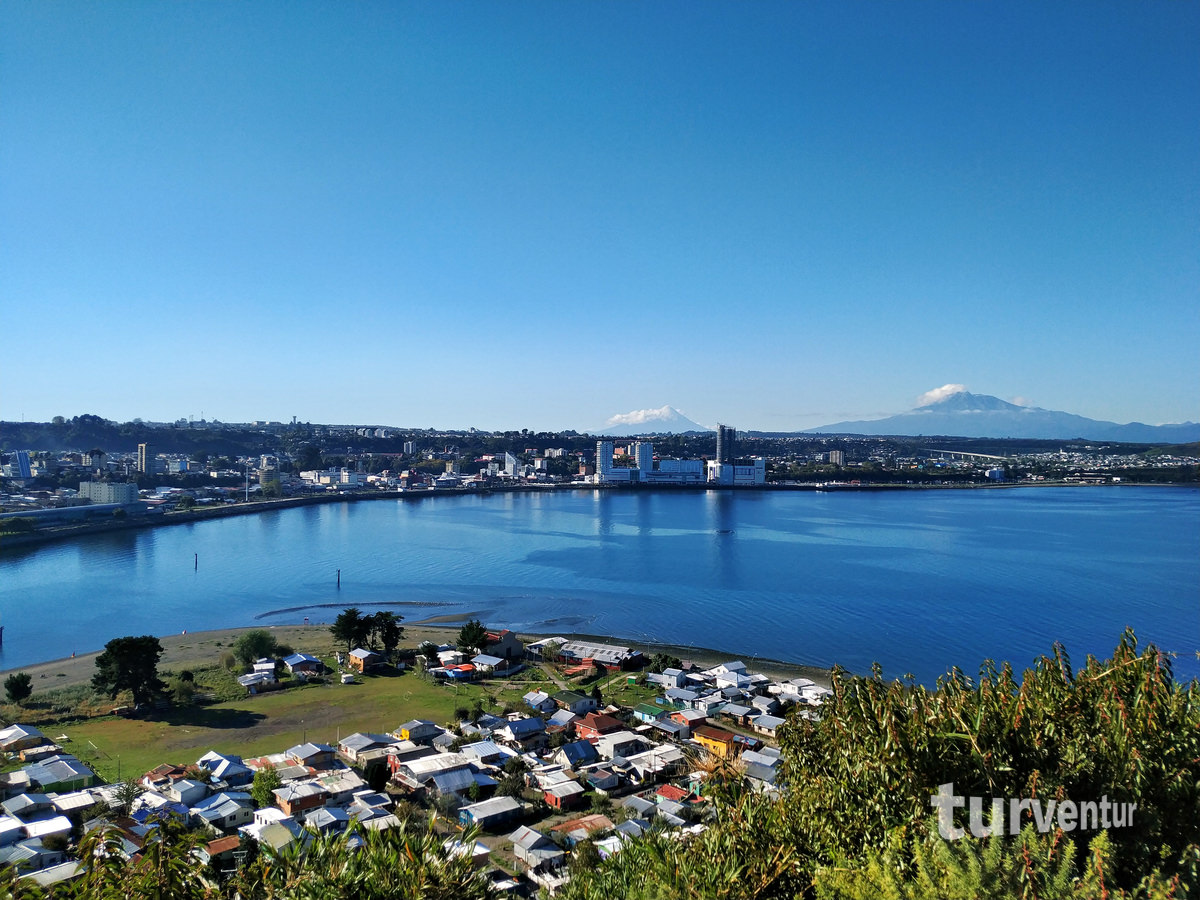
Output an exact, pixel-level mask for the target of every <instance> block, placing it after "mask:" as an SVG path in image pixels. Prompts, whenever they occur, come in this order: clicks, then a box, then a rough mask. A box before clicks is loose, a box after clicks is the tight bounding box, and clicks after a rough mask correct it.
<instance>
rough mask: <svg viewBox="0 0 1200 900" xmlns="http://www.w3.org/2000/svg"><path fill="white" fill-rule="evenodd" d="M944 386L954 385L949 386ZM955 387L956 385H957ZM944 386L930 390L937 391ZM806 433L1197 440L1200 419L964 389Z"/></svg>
mask: <svg viewBox="0 0 1200 900" xmlns="http://www.w3.org/2000/svg"><path fill="white" fill-rule="evenodd" d="M947 387H948V388H949V387H952V386H950V385H947ZM953 387H959V386H957V385H955V386H953ZM945 390H946V389H945V388H942V389H939V390H938V391H934V392H931V393H932V394H939V393H942V392H944V391H945ZM805 433H806V434H869V435H913V436H916V435H935V434H936V435H947V436H949V435H953V436H955V437H973V438H1029V439H1039V440H1071V439H1073V438H1084V439H1086V440H1089V441H1128V442H1131V443H1151V444H1160V443H1162V444H1184V443H1190V442H1191V441H1197V440H1200V424H1197V423H1195V422H1184V423H1182V424H1179V425H1143V424H1142V423H1141V422H1130V423H1129V424H1128V425H1118V424H1117V423H1116V422H1102V421H1098V420H1096V419H1089V418H1086V417H1085V416H1076V415H1073V414H1071V413H1065V412H1056V411H1055V410H1051V409H1041V408H1039V407H1036V406H1018V405H1017V404H1015V403H1008V402H1007V401H1005V400H1001V399H1000V398H999V397H992V396H989V395H987V394H972V393H970V392H968V391H966V390H955V391H954V392H952V393H946V394H945V395H944V396H941V397H940V398H939V399H937V400H935V401H934V402H932V403H927V404H925V405H923V406H918V407H917V408H916V409H914V410H912V411H910V412H906V413H900V414H899V415H895V416H888V417H887V418H886V419H871V420H868V421H862V422H836V423H834V424H833V425H823V426H821V427H820V428H809V429H806V430H805Z"/></svg>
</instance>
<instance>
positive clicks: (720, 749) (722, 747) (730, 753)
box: [692, 725, 743, 759]
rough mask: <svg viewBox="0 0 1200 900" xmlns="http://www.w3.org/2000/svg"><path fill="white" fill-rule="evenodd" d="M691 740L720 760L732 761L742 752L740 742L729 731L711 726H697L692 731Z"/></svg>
mask: <svg viewBox="0 0 1200 900" xmlns="http://www.w3.org/2000/svg"><path fill="white" fill-rule="evenodd" d="M692 740H694V741H695V742H696V743H698V744H699V745H700V746H701V747H703V748H704V749H705V750H707V751H708V752H709V753H711V754H712V755H713V756H716V757H719V758H720V759H733V758H734V757H735V756H737V755H738V754H740V753H741V752H742V746H743V745H742V742H741V741H739V740H738V739H737V735H735V734H734V733H733V732H731V731H725V730H724V729H723V728H714V727H713V726H711V725H697V726H695V727H694V728H693V729H692Z"/></svg>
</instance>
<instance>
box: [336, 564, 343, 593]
mask: <svg viewBox="0 0 1200 900" xmlns="http://www.w3.org/2000/svg"><path fill="white" fill-rule="evenodd" d="M337 586H338V590H341V589H342V570H341V569H338V585H337Z"/></svg>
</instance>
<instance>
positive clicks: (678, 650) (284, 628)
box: [0, 617, 830, 697]
mask: <svg viewBox="0 0 1200 900" xmlns="http://www.w3.org/2000/svg"><path fill="white" fill-rule="evenodd" d="M433 618H435V619H436V618H440V617H433ZM460 621H461V618H460V617H456V621H455V622H454V623H447V622H436V621H430V620H429V619H425V620H421V621H418V622H412V623H407V622H406V623H404V625H403V627H404V640H403V641H402V642H401V647H402V648H405V649H407V648H411V647H416V646H418V645H419V644H420V643H421V642H422V641H425V640H434V641H436V642H437V643H444V642H446V641H447V640H448V639H450V638H452V637H453V635H455V634H457V632H458V630H459V627H460V625H459V622H460ZM494 627H500V626H494ZM258 630H264V631H269V632H271V633H272V634H273V635H274V636H275V638H276V640H278V641H279V642H280V643H282V644H287V645H289V646H291V647H292V648H293V649H295V650H296V651H298V652H309V653H317V654H320V655H330V654H332V652H333V651H334V650H335V649H339V648H340V645H338V644H336V642H335V641H334V639H333V636H332V635H331V634H330V633H329V626H328V625H327V624H317V625H311V624H310V625H248V626H240V627H236V628H217V629H211V630H207V631H192V632H186V631H185V632H182V633H180V634H168V635H159V636H158V640H159V642H160V643H161V644H162V647H163V655H162V658H161V660H160V661H159V671H160V672H166V671H176V672H177V671H180V670H182V669H186V668H199V667H201V666H205V665H215V664H217V663H218V661H219V659H220V656H221V654H222V653H223V652H225V651H226V650H228V649H229V647H230V646H231V645H232V644H233V643H234V641H236V640H237V638H238V636H239V635H241V634H244V633H245V632H247V631H258ZM517 636H518V637H519V638H521V640H522V642H523V643H529V642H530V641H533V640H540V639H542V638H547V637H563V638H567V639H578V640H595V641H599V642H603V643H609V642H614V641H620V642H621V643H622V645H624V646H628V647H632V648H633V649H635V650H641V651H642V652H643V653H645V654H646V655H647V656H650V655H653V654H654V653H658V652H664V653H670V654H671V655H672V656H678V657H679V658H680V659H685V660H691V661H692V662H695V663H697V664H700V665H702V666H703V665H717V664H718V663H721V662H728V661H730V660H733V659H738V658H739V657H737V656H736V655H735V654H732V653H728V652H725V651H721V650H716V649H712V648H708V647H695V646H688V647H684V646H679V645H671V644H650V643H647V642H645V641H633V640H626V639H624V638H619V637H618V638H614V637H612V636H608V637H601V636H598V635H588V634H582V633H579V632H568V633H563V632H556V633H552V634H535V633H532V632H517ZM101 652H103V651H102V650H90V651H88V652H86V653H79V654H76V655H75V656H68V657H63V658H60V659H51V660H44V661H42V662H37V663H32V664H30V665H25V666H18V667H16V668H12V669H4V670H2V671H0V680H2V679H4V678H7V677H8V676H9V675H12V674H15V673H17V672H26V673H28V674H29V675H31V676H32V677H33V690H34V694H35V697H36V694H37V693H38V692H39V691H53V690H58V689H62V688H72V687H77V686H79V685H82V684H90V683H91V678H92V674H93V673H94V672H95V668H96V665H95V661H96V657H97V656H99V655H100V653H101ZM742 662H744V663H746V667H747V668H748V669H750V670H752V671H756V672H763V673H764V674H766V675H774V676H785V677H787V678H796V677H805V678H811V679H812V680H813V681H815V682H816V683H817V684H820V685H822V686H825V687H828V686H829V680H830V670H829V669H826V668H823V667H820V666H809V665H804V664H803V663H789V662H785V661H783V660H775V659H765V658H758V657H756V658H754V660H753V662H751V661H748V660H746V659H745V658H742Z"/></svg>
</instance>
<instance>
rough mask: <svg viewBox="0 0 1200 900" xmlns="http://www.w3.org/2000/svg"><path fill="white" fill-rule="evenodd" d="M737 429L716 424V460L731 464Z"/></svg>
mask: <svg viewBox="0 0 1200 900" xmlns="http://www.w3.org/2000/svg"><path fill="white" fill-rule="evenodd" d="M736 443H737V429H736V428H733V427H731V426H729V425H718V426H717V462H718V463H725V464H731V463H732V462H733V457H734V455H735V449H734V444H736Z"/></svg>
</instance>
